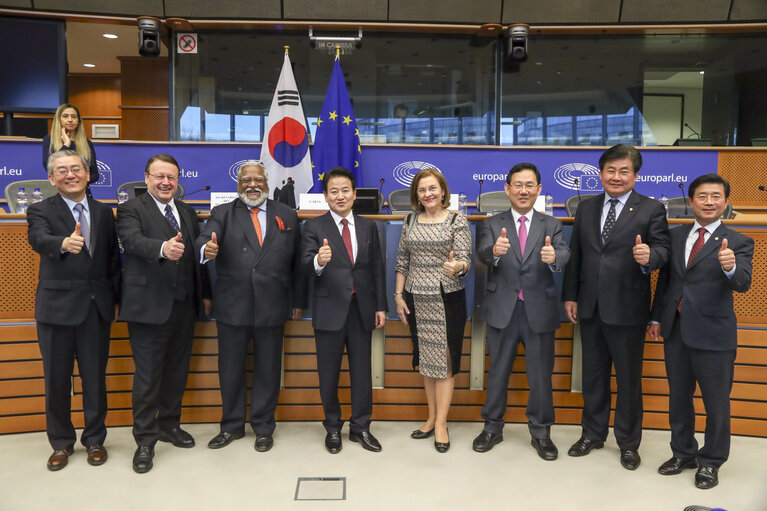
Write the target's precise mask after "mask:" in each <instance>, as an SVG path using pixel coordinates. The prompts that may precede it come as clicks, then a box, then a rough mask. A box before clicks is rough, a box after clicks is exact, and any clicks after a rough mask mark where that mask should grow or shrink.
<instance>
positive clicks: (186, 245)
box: [117, 154, 210, 473]
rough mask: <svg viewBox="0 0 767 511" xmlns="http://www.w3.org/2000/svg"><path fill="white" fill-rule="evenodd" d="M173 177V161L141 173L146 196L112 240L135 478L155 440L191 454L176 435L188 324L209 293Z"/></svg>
mask: <svg viewBox="0 0 767 511" xmlns="http://www.w3.org/2000/svg"><path fill="white" fill-rule="evenodd" d="M179 174H180V168H179V165H178V163H177V162H176V160H175V158H173V157H172V156H169V155H167V154H158V155H156V156H153V157H151V158H150V159H149V161H148V162H147V165H146V169H145V171H144V180H145V182H146V185H147V193H145V194H143V195H140V196H138V197H136V198H135V199H132V200H129V201H127V202H124V203H123V204H120V205H119V206H118V207H117V232H118V234H119V236H120V241H121V242H122V245H123V250H124V252H125V273H124V278H123V286H122V291H123V294H122V306H121V308H120V319H122V320H124V321H127V322H128V332H129V334H130V344H131V349H132V351H133V361H134V363H135V366H136V369H135V374H134V377H133V437H134V438H135V439H136V444H138V448H137V449H136V452H135V454H134V456H133V470H134V471H136V472H137V473H144V472H148V471H149V470H151V469H152V459H153V458H154V445H155V443H156V442H157V440H161V441H163V442H170V443H172V444H173V445H175V446H176V447H183V448H191V447H194V438H192V436H191V435H190V434H189V433H187V432H186V431H184V430H183V429H181V427H180V423H181V399H182V398H183V397H184V390H185V389H186V380H187V375H188V373H189V358H190V356H191V353H192V339H193V336H194V322H195V319H196V318H200V319H202V318H204V316H205V313H206V312H207V309H208V308H209V307H210V299H209V298H210V290H209V286H208V280H207V273H206V271H205V269H204V268H201V267H200V264H199V261H198V258H197V257H195V255H194V247H193V244H192V243H193V242H194V240H195V239H196V238H197V236H198V235H199V233H200V228H199V225H198V222H197V215H196V214H195V212H194V210H193V209H192V208H191V207H190V206H188V205H186V204H184V203H183V202H181V201H179V200H174V199H173V195H174V194H175V193H176V189H177V188H178V178H179ZM204 309H205V310H204Z"/></svg>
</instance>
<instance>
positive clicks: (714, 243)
mask: <svg viewBox="0 0 767 511" xmlns="http://www.w3.org/2000/svg"><path fill="white" fill-rule="evenodd" d="M688 234H689V233H688ZM726 234H727V228H726V227H725V226H724V224H719V227H717V228H716V230H715V231H714V232H712V233H711V236H709V237H708V240H706V243H704V244H703V247H702V248H701V249H700V252H698V255H696V256H695V259H693V260H692V264H690V267H689V268H688V270H691V269H692V268H694V267H695V265H696V264H698V263H699V262H700V261H702V260H703V258H705V257H706V256H708V255H709V254H711V253H712V252H714V251H718V250H719V249H720V248H722V239H723V238H726V237H727V236H725V235H726Z"/></svg>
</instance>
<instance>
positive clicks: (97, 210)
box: [27, 194, 120, 325]
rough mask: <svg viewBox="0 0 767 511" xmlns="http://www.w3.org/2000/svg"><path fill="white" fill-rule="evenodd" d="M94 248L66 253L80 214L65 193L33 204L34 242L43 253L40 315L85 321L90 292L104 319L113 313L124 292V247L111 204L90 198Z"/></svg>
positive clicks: (55, 320)
mask: <svg viewBox="0 0 767 511" xmlns="http://www.w3.org/2000/svg"><path fill="white" fill-rule="evenodd" d="M88 209H89V211H90V216H91V248H92V250H93V255H92V256H91V253H90V252H88V249H87V248H85V247H83V250H82V251H81V252H80V253H79V254H71V253H69V252H65V253H63V254H62V253H61V243H62V242H63V241H64V238H66V237H67V236H69V235H70V234H72V232H73V231H74V230H75V219H74V217H73V216H72V213H71V212H70V211H69V208H68V207H67V204H66V203H65V202H64V199H62V198H61V195H59V194H56V195H54V196H53V197H49V198H47V199H45V200H44V201H41V202H38V203H35V204H30V205H29V210H27V222H28V223H29V233H28V236H29V244H30V245H31V246H32V249H33V250H34V251H35V252H37V253H39V254H40V281H39V283H38V285H37V294H36V295H35V319H36V320H37V321H41V322H43V323H52V324H54V325H79V324H80V323H82V322H83V321H85V317H86V315H87V313H88V303H89V301H90V300H91V297H94V298H95V300H96V306H97V307H98V311H99V314H100V315H101V317H102V318H103V320H104V321H112V319H113V318H114V311H115V307H114V306H115V303H117V300H118V297H119V282H120V259H119V256H120V251H119V248H118V245H117V234H116V232H115V221H114V215H113V214H112V208H110V207H109V206H105V205H104V204H101V203H100V202H98V201H96V200H93V199H89V200H88Z"/></svg>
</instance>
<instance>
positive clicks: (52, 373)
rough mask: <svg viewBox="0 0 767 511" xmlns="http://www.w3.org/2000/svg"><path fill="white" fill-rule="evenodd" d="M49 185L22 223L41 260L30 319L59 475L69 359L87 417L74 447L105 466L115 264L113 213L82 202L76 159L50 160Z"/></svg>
mask: <svg viewBox="0 0 767 511" xmlns="http://www.w3.org/2000/svg"><path fill="white" fill-rule="evenodd" d="M48 181H50V183H51V184H52V185H53V186H55V187H56V189H57V190H58V192H59V193H58V194H56V195H54V196H53V197H50V198H48V199H46V200H44V201H42V202H38V203H35V204H31V205H30V206H29V210H28V211H27V222H28V223H29V231H28V234H29V244H30V245H31V246H32V249H33V250H34V251H35V252H37V253H39V254H40V272H39V277H40V282H39V283H38V286H37V294H36V295H35V320H36V321H37V337H38V340H39V342H40V352H41V353H42V357H43V372H44V374H45V410H46V413H45V419H46V430H47V432H48V441H49V442H50V443H51V446H52V447H53V449H54V451H53V454H51V456H50V458H48V470H59V469H62V468H64V467H65V466H66V465H67V462H68V459H69V456H70V455H71V454H72V453H73V451H74V445H75V441H76V440H77V437H76V435H75V428H74V426H73V425H72V420H71V378H72V370H73V366H74V361H75V360H77V367H78V369H79V373H80V378H81V379H82V384H83V414H84V415H85V429H83V433H82V436H81V438H80V441H81V442H82V444H83V445H84V446H85V447H86V449H87V450H88V463H90V464H91V465H101V464H103V463H104V462H105V461H106V460H107V451H106V449H105V448H104V439H106V436H107V429H106V426H105V425H104V419H105V418H106V415H107V391H106V381H105V373H106V366H107V358H108V357H109V327H110V325H111V323H112V319H113V318H114V313H115V305H116V304H117V298H118V284H119V279H120V260H119V249H118V246H117V235H116V233H115V222H114V217H113V215H112V209H111V208H109V207H108V206H105V205H103V204H101V203H100V202H98V201H95V200H93V199H88V198H86V196H85V188H86V186H87V185H88V166H87V163H86V162H85V161H84V160H83V158H82V156H80V155H79V154H78V153H77V152H75V151H69V150H64V151H58V152H56V153H53V154H52V155H51V157H50V158H49V159H48Z"/></svg>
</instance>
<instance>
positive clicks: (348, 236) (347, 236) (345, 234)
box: [341, 218, 354, 264]
mask: <svg viewBox="0 0 767 511" xmlns="http://www.w3.org/2000/svg"><path fill="white" fill-rule="evenodd" d="M341 224H342V225H343V226H344V228H343V229H342V230H341V238H343V240H344V246H346V252H348V254H349V260H350V261H351V262H352V264H354V250H352V233H351V231H350V230H349V221H348V220H347V219H345V218H343V219H341Z"/></svg>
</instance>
